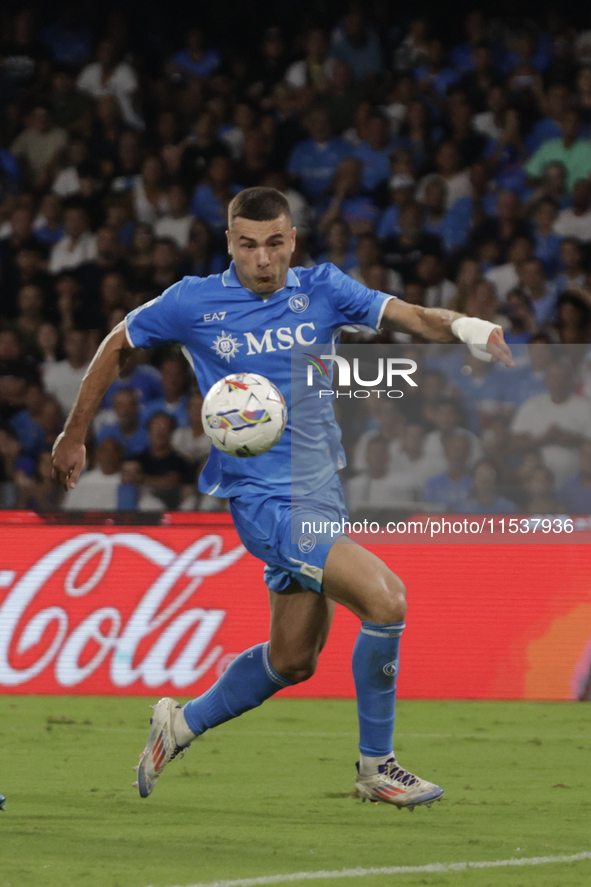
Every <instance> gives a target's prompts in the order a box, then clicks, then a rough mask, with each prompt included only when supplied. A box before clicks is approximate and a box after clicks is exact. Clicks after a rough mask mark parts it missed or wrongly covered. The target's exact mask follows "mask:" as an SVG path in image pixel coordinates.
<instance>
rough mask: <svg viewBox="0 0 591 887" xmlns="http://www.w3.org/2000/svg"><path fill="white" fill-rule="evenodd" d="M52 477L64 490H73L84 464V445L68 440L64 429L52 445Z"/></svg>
mask: <svg viewBox="0 0 591 887" xmlns="http://www.w3.org/2000/svg"><path fill="white" fill-rule="evenodd" d="M52 459H53V477H54V480H56V481H57V482H58V484H59V485H60V486H61V487H63V489H64V490H66V492H67V491H68V490H73V489H74V487H75V486H76V484H77V482H78V478H79V477H80V474H81V472H82V469H83V468H84V466H85V464H86V447H85V446H84V444H83V443H80V442H79V441H72V440H70V439H69V438H68V437H67V435H66V433H65V431H62V433H61V434H60V435H59V437H58V438H57V440H56V442H55V443H54V445H53V451H52Z"/></svg>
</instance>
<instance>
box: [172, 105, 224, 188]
mask: <svg viewBox="0 0 591 887" xmlns="http://www.w3.org/2000/svg"><path fill="white" fill-rule="evenodd" d="M229 154H230V151H229V149H228V147H227V145H225V144H224V142H222V141H221V139H220V138H218V136H217V127H216V119H215V117H214V115H213V114H212V113H211V111H202V112H201V113H200V114H199V115H198V117H197V118H196V120H195V123H194V124H193V130H192V133H191V136H190V137H189V138H188V139H187V141H186V143H185V148H184V150H183V153H182V156H181V166H180V173H179V174H180V178H181V180H182V182H183V184H184V186H185V188H187V189H188V190H189V191H193V190H194V188H195V187H196V186H197V185H198V184H199V182H200V181H201V179H202V178H203V176H204V175H205V172H206V169H207V167H208V166H209V164H210V162H211V160H212V159H213V158H214V157H217V156H220V155H221V156H224V157H228V156H229Z"/></svg>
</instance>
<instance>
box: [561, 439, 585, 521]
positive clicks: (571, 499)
mask: <svg viewBox="0 0 591 887" xmlns="http://www.w3.org/2000/svg"><path fill="white" fill-rule="evenodd" d="M558 498H559V500H560V501H561V502H562V503H563V504H564V507H565V509H566V511H567V512H568V513H569V514H591V441H583V443H582V444H581V446H580V448H579V472H578V474H577V475H575V476H574V477H571V478H570V479H569V480H567V481H565V483H563V484H562V486H561V487H560V489H559V490H558Z"/></svg>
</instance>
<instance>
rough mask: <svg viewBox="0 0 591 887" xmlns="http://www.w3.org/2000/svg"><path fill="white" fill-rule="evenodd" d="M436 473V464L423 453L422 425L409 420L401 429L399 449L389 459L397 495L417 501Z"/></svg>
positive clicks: (423, 433) (423, 430) (408, 500)
mask: <svg viewBox="0 0 591 887" xmlns="http://www.w3.org/2000/svg"><path fill="white" fill-rule="evenodd" d="M436 473H437V466H435V465H434V464H433V463H432V462H431V461H430V460H429V458H428V457H427V456H426V455H425V429H424V427H423V426H422V425H421V424H419V423H418V422H409V423H408V424H407V425H405V426H404V429H403V431H402V435H401V438H400V449H399V450H398V452H396V453H395V454H394V455H393V456H392V459H391V460H390V470H389V475H390V479H391V482H392V485H393V487H394V489H396V491H397V492H396V495H397V497H398V498H399V499H400V500H402V501H404V500H406V501H407V502H413V501H417V500H418V499H419V497H420V493H421V490H422V489H423V487H424V485H425V483H426V482H427V480H428V479H429V478H430V477H433V476H434V475H435V474H436Z"/></svg>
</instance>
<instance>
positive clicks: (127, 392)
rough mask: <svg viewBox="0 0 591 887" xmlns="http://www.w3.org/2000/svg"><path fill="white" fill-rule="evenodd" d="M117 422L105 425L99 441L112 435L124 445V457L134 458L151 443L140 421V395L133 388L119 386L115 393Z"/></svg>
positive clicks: (98, 435)
mask: <svg viewBox="0 0 591 887" xmlns="http://www.w3.org/2000/svg"><path fill="white" fill-rule="evenodd" d="M113 412H114V413H115V416H116V417H117V419H116V421H115V422H112V423H107V424H105V425H103V426H102V427H101V429H100V431H99V432H98V434H97V443H101V441H103V440H105V439H106V438H107V437H112V438H113V440H116V441H117V442H118V443H119V444H120V445H121V447H122V450H123V458H124V459H134V458H135V457H136V456H139V454H140V453H143V452H144V450H147V449H148V447H149V445H150V439H149V436H148V432H147V431H146V429H145V427H144V426H143V425H142V424H141V422H140V407H139V402H138V397H137V394H136V392H135V391H134V389H133V388H119V390H117V391H115V393H114V394H113Z"/></svg>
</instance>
